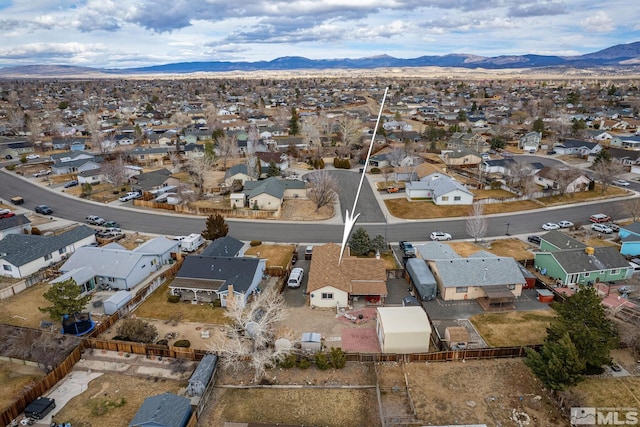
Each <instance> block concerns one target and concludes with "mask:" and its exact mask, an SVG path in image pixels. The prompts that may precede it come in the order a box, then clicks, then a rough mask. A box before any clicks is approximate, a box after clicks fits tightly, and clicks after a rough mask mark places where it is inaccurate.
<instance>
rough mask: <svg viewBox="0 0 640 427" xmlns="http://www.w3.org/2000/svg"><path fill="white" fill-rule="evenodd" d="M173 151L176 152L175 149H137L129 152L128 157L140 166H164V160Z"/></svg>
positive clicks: (163, 147)
mask: <svg viewBox="0 0 640 427" xmlns="http://www.w3.org/2000/svg"><path fill="white" fill-rule="evenodd" d="M172 151H175V147H167V146H161V147H136V148H134V149H133V150H130V151H128V152H127V157H128V158H129V159H130V160H131V161H135V162H137V163H139V164H145V165H162V164H163V161H164V158H165V157H166V156H168V155H169V153H171V152H172Z"/></svg>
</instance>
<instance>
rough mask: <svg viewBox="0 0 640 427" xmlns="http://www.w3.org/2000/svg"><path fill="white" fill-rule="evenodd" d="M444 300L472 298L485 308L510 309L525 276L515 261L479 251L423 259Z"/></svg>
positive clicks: (519, 293) (519, 291)
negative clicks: (443, 257) (447, 257)
mask: <svg viewBox="0 0 640 427" xmlns="http://www.w3.org/2000/svg"><path fill="white" fill-rule="evenodd" d="M427 263H428V265H429V268H430V269H431V271H432V272H433V275H434V277H435V278H436V281H437V282H438V290H439V291H440V297H441V298H442V299H443V300H444V301H460V300H472V299H476V300H478V302H479V303H480V305H481V306H482V307H483V308H485V309H491V308H513V304H514V302H515V298H516V297H519V296H520V295H521V294H522V288H523V287H524V286H525V285H526V279H525V278H524V276H523V275H522V271H521V270H520V267H519V266H518V263H517V262H516V260H514V259H513V258H510V257H498V256H494V255H490V254H486V253H483V254H480V255H476V256H471V257H467V258H451V259H435V260H427Z"/></svg>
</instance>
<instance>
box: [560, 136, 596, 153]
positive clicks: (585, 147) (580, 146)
mask: <svg viewBox="0 0 640 427" xmlns="http://www.w3.org/2000/svg"><path fill="white" fill-rule="evenodd" d="M553 149H554V150H555V151H556V152H557V153H558V154H571V155H575V156H580V157H586V156H595V155H596V154H598V153H599V152H600V151H601V150H602V146H601V145H600V144H599V143H597V142H589V141H580V140H577V139H567V140H565V141H563V142H561V143H559V144H556V145H554V147H553Z"/></svg>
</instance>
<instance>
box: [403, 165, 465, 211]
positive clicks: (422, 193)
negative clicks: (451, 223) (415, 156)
mask: <svg viewBox="0 0 640 427" xmlns="http://www.w3.org/2000/svg"><path fill="white" fill-rule="evenodd" d="M405 193H406V197H407V199H408V200H410V201H411V200H421V199H430V200H432V201H433V203H434V204H436V205H471V204H473V193H471V192H470V191H469V190H467V189H466V187H465V186H464V185H463V184H461V183H460V182H458V181H456V180H455V179H453V178H452V177H450V176H448V175H445V174H442V173H437V172H435V173H432V174H430V175H427V176H425V177H423V178H422V179H421V180H420V181H412V182H408V183H406V184H405Z"/></svg>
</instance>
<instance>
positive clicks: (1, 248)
mask: <svg viewBox="0 0 640 427" xmlns="http://www.w3.org/2000/svg"><path fill="white" fill-rule="evenodd" d="M94 233H95V232H94V230H93V229H91V228H89V227H87V226H86V225H81V226H79V227H76V228H73V229H71V230H69V231H66V232H64V233H62V234H58V235H56V236H37V235H33V234H9V235H8V236H6V237H5V238H4V239H2V240H0V254H5V255H4V256H2V258H3V259H5V260H6V261H7V262H9V263H11V264H12V265H15V266H16V267H20V266H22V265H25V264H27V263H29V262H31V261H34V260H36V259H38V258H43V257H44V256H45V255H49V254H52V253H53V252H56V251H58V250H60V249H62V248H64V247H67V246H69V245H71V244H73V243H76V242H79V241H80V240H82V239H84V238H86V237H89V236H92V235H94ZM78 249H81V248H78Z"/></svg>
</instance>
